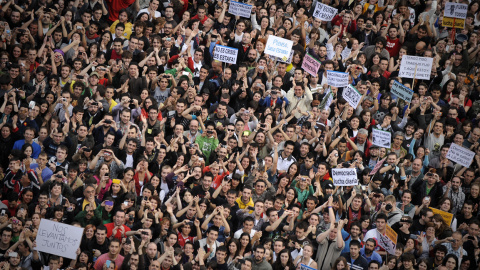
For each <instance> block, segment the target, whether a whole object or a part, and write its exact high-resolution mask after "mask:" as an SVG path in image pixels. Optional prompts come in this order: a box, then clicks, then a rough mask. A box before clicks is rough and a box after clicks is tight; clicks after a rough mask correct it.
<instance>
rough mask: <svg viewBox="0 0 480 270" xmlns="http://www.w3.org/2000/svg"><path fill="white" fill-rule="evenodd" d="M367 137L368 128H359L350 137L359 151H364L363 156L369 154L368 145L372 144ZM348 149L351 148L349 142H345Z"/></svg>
mask: <svg viewBox="0 0 480 270" xmlns="http://www.w3.org/2000/svg"><path fill="white" fill-rule="evenodd" d="M367 138H368V130H366V129H364V128H361V129H360V130H359V131H358V133H357V136H356V137H352V138H350V140H351V141H352V142H354V143H355V145H356V146H357V148H358V150H359V151H362V152H364V153H365V157H367V158H368V157H369V156H370V146H372V143H371V142H370V141H369V140H368V139H367ZM347 147H348V150H352V146H351V145H350V143H348V144H347Z"/></svg>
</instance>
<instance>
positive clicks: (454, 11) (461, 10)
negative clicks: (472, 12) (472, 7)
mask: <svg viewBox="0 0 480 270" xmlns="http://www.w3.org/2000/svg"><path fill="white" fill-rule="evenodd" d="M467 11H468V5H467V4H460V3H453V2H446V3H445V10H444V11H443V16H444V17H449V18H457V19H466V18H467Z"/></svg>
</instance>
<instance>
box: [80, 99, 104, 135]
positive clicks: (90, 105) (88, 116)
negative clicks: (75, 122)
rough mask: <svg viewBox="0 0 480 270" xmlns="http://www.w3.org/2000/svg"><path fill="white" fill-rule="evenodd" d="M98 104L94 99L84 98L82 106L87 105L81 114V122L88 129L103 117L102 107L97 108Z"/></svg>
mask: <svg viewBox="0 0 480 270" xmlns="http://www.w3.org/2000/svg"><path fill="white" fill-rule="evenodd" d="M98 104H99V103H98V102H96V101H95V100H90V99H88V98H86V99H85V106H84V107H87V109H86V110H85V112H84V114H83V122H84V123H85V124H86V125H87V126H88V128H89V129H90V126H91V125H96V124H98V123H99V122H100V121H101V120H102V119H103V114H104V110H103V107H102V108H101V109H99V106H98Z"/></svg>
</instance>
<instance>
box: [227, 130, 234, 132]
mask: <svg viewBox="0 0 480 270" xmlns="http://www.w3.org/2000/svg"><path fill="white" fill-rule="evenodd" d="M227 130H228V131H231V132H234V131H235V129H227Z"/></svg>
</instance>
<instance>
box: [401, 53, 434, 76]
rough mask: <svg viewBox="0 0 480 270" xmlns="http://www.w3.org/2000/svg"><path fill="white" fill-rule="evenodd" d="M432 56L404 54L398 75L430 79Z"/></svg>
mask: <svg viewBox="0 0 480 270" xmlns="http://www.w3.org/2000/svg"><path fill="white" fill-rule="evenodd" d="M432 63H433V58H431V57H420V56H411V55H404V56H402V62H401V63H400V72H399V73H398V77H403V78H415V79H420V80H430V74H431V72H432Z"/></svg>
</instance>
